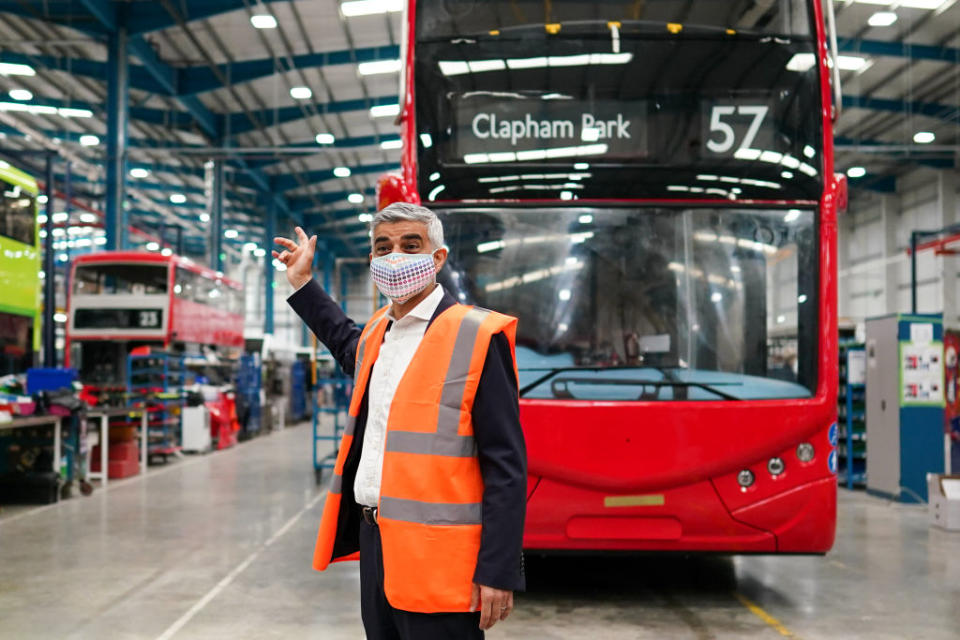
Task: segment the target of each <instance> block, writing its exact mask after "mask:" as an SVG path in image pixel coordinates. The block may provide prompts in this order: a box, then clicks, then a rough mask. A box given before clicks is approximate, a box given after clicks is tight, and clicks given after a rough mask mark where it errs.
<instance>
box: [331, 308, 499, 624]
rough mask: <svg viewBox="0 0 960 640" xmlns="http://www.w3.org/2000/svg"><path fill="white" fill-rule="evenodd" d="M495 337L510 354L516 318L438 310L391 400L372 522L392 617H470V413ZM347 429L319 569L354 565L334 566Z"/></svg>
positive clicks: (375, 345) (368, 351) (478, 486)
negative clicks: (466, 613) (378, 535)
mask: <svg viewBox="0 0 960 640" xmlns="http://www.w3.org/2000/svg"><path fill="white" fill-rule="evenodd" d="M383 315H385V313H384V314H383ZM383 315H380V316H379V317H378V316H376V315H375V316H374V318H372V319H371V321H370V322H369V323H368V326H367V328H366V329H365V330H364V335H362V336H361V340H360V344H358V347H357V362H358V363H359V364H358V367H357V372H356V378H355V380H356V386H355V388H354V395H353V399H352V402H351V405H350V414H351V416H352V417H353V418H355V417H356V415H357V413H358V412H359V408H360V405H361V403H362V400H363V393H364V392H365V390H366V387H367V381H368V380H369V376H370V372H371V370H372V368H373V363H374V362H375V361H376V357H377V354H378V353H379V349H380V344H381V343H382V341H383V335H384V330H385V329H386V322H385V321H383ZM500 332H503V333H504V335H506V337H507V339H508V341H509V344H510V350H511V354H512V353H513V349H514V343H515V333H516V319H514V318H510V317H508V316H504V315H501V314H499V313H495V312H492V311H488V310H485V309H479V308H474V307H469V306H464V305H453V306H451V307H450V308H448V309H446V310H444V311H443V313H441V314H440V315H439V316H437V318H436V319H435V320H434V321H433V323H432V324H431V325H430V327H429V329H428V330H427V332H426V334H425V335H424V337H423V339H422V341H421V343H420V346H419V347H418V349H417V352H416V353H415V355H414V357H413V359H412V361H411V363H410V365H409V366H408V367H407V370H406V372H405V373H404V375H403V377H402V379H401V380H400V383H399V384H398V386H397V390H396V392H395V394H394V398H393V403H392V404H391V406H390V412H389V415H388V418H387V441H386V451H385V454H384V461H383V476H382V482H381V488H380V504H379V522H380V530H381V539H382V543H383V563H384V590H385V592H386V595H387V599H388V600H389V601H390V604H391V605H393V606H394V607H396V608H398V609H402V610H405V611H417V612H423V613H437V612H453V611H469V607H470V595H471V589H472V582H473V573H474V571H475V569H476V562H477V554H478V552H479V549H480V533H481V523H482V515H483V514H482V508H481V506H482V501H483V478H482V476H481V474H480V465H479V460H478V458H477V445H476V441H475V439H474V433H473V420H472V409H473V401H474V398H475V396H476V391H477V386H478V384H479V381H480V376H481V374H482V372H483V365H484V362H485V360H486V356H487V351H488V349H489V346H490V340H491V338H492V337H493V336H494V335H495V334H497V333H500ZM515 367H516V363H515V361H514V368H515ZM504 401H516V399H515V398H514V399H506V398H505V399H504ZM352 426H353V423H352V422H351V424H350V425H348V432H349V435H348V433H346V432H345V433H344V438H343V442H342V443H341V446H340V452H339V455H338V458H337V464H336V466H335V468H334V477H333V482H332V485H331V489H330V493H329V495H328V497H327V503H326V505H325V507H324V513H323V520H322V522H321V525H320V532H319V534H318V539H317V546H316V549H315V552H314V568H316V569H321V570H322V569H323V568H325V567H326V566H327V564H328V563H329V562H331V561H337V560H346V559H352V558H353V557H354V556H348V557H341V558H333V557H331V556H332V552H333V548H334V545H335V538H336V532H337V517H338V514H339V511H340V498H341V493H340V491H341V488H342V483H343V476H342V474H343V466H344V463H345V461H346V454H347V451H348V450H349V447H350V444H351V443H352V438H353V433H352Z"/></svg>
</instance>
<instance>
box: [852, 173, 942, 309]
mask: <svg viewBox="0 0 960 640" xmlns="http://www.w3.org/2000/svg"><path fill="white" fill-rule="evenodd" d="M958 188H960V173H958V172H956V171H934V170H930V169H918V170H916V171H914V172H912V173H910V174H908V175H906V176H904V177H902V178H900V179H899V180H898V182H897V193H896V194H892V195H886V194H877V193H871V192H865V191H860V190H853V191H852V192H851V202H850V204H851V206H850V210H849V211H848V212H847V213H846V214H842V215H841V217H840V225H839V260H838V264H839V272H840V279H839V314H840V318H841V324H843V323H844V321H847V322H849V323H862V322H863V321H864V320H865V319H866V318H870V317H874V316H879V315H884V314H887V313H909V312H910V257H909V255H908V254H907V251H906V250H907V248H908V247H909V246H910V233H911V232H912V231H913V230H915V229H931V230H932V229H940V228H942V227H945V226H947V225H950V224H953V223H955V222H957V221H958V220H960V208H958V200H957V196H956V193H957V190H958ZM954 248H956V249H957V250H960V242H957V243H956V244H955V245H954ZM958 273H960V255H957V256H950V255H942V256H941V255H935V254H934V252H933V251H932V250H927V251H922V252H919V253H918V256H917V283H918V286H917V311H918V312H920V313H941V312H942V313H944V314H945V318H944V319H945V321H946V322H947V324H948V325H953V326H960V306H958V303H957V301H958V299H960V291H958V282H960V280H958V277H957V276H958Z"/></svg>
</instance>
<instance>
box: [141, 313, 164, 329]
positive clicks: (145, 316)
mask: <svg viewBox="0 0 960 640" xmlns="http://www.w3.org/2000/svg"><path fill="white" fill-rule="evenodd" d="M138 315H139V320H140V326H141V327H159V326H160V314H159V313H158V312H156V311H141V312H139V314H138Z"/></svg>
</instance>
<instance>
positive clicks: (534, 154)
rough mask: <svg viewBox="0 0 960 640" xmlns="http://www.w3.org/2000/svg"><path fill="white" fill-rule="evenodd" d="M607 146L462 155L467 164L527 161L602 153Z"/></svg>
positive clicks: (593, 145)
mask: <svg viewBox="0 0 960 640" xmlns="http://www.w3.org/2000/svg"><path fill="white" fill-rule="evenodd" d="M608 148H609V147H608V146H607V145H606V144H588V145H583V146H579V147H558V148H556V149H531V150H530V151H517V152H513V151H504V152H499V153H468V154H465V155H464V156H463V161H464V162H465V163H467V164H486V163H490V162H527V161H530V160H547V159H554V158H571V157H576V156H591V155H602V154H604V153H606V152H607V149H608Z"/></svg>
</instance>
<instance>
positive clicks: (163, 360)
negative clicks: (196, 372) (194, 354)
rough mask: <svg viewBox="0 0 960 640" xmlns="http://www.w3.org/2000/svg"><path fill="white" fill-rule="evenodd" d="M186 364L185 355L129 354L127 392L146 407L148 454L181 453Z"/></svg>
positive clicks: (165, 456)
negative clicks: (181, 419)
mask: <svg viewBox="0 0 960 640" xmlns="http://www.w3.org/2000/svg"><path fill="white" fill-rule="evenodd" d="M185 378H186V367H185V366H184V359H183V356H178V355H173V354H170V353H165V352H153V353H150V354H143V355H134V354H131V355H129V356H127V394H128V398H129V401H130V403H131V404H134V405H139V406H141V407H143V408H145V409H146V411H147V414H148V416H149V419H148V422H147V424H148V428H147V443H148V444H147V458H148V459H153V458H156V457H162V458H163V461H164V462H166V461H167V457H168V456H170V455H177V454H179V453H180V409H182V408H183V404H184V389H183V388H184V385H185V384H186V379H185Z"/></svg>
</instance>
